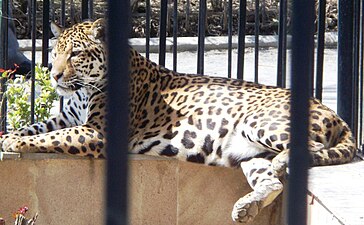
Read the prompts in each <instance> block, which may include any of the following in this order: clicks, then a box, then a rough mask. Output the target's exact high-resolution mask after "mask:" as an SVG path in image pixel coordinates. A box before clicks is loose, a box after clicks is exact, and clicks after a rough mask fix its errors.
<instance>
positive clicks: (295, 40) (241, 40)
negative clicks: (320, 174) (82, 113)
mask: <svg viewBox="0 0 364 225" xmlns="http://www.w3.org/2000/svg"><path fill="white" fill-rule="evenodd" d="M30 2H31V3H32V4H29V7H30V8H29V11H28V12H31V13H29V22H30V23H31V24H32V26H31V27H32V29H31V33H32V47H33V48H32V49H33V50H32V63H33V65H32V68H33V69H32V77H31V82H32V84H33V85H32V87H33V88H32V94H31V99H32V113H31V115H32V121H34V80H35V78H34V65H35V54H36V51H35V39H36V26H35V24H36V17H35V14H36V11H35V10H36V8H37V1H36V0H30ZM52 2H53V1H51V2H50V0H43V32H42V43H43V45H42V53H41V54H42V64H43V65H44V66H46V65H48V51H49V46H48V40H49V36H50V34H49V20H50V18H51V19H55V18H54V13H51V12H50V3H52ZM187 2H189V1H187ZM61 3H62V4H61V15H60V18H58V19H59V21H61V24H63V25H64V24H65V20H66V18H65V10H66V4H65V0H61ZM250 3H252V1H251V2H250ZM109 4H110V10H109V18H110V20H109V24H108V25H109V26H110V28H112V29H113V32H112V33H111V34H110V43H113V45H114V44H116V43H118V41H120V40H121V43H122V44H121V45H119V47H118V48H111V49H110V54H112V55H114V56H116V57H110V58H118V56H119V55H120V56H121V57H122V59H124V60H125V62H126V60H127V56H126V54H127V53H126V39H127V37H126V36H125V32H124V34H123V33H122V32H121V31H125V30H128V29H129V27H128V24H127V23H126V24H115V21H119V20H125V18H128V17H127V16H125V15H128V11H127V10H126V9H129V2H128V1H126V0H123V1H119V0H109ZM145 4H146V11H145V13H143V14H142V15H141V16H144V17H145V24H146V25H145V31H146V37H145V38H146V46H145V49H146V56H147V57H149V54H150V39H151V36H150V30H151V2H150V0H145ZM178 4H180V3H179V1H178V0H174V1H173V7H172V16H168V15H169V13H170V10H168V5H169V3H168V1H167V0H161V3H160V23H159V37H160V39H159V64H161V65H164V64H165V60H166V54H165V53H166V37H167V35H166V34H167V27H168V26H167V24H171V23H172V24H173V27H172V36H173V47H172V49H173V68H172V69H173V70H177V60H178V58H177V56H178V52H177V34H178V28H179V27H178V23H177V20H178V14H179V12H178V8H177V6H178ZM254 4H255V21H261V17H260V15H261V14H260V11H261V10H262V7H261V6H262V4H264V1H261V0H255V1H254ZM338 4H339V7H338V8H339V15H338V16H339V26H338V36H339V41H338V92H337V94H338V98H337V99H338V108H337V111H338V113H339V114H340V115H341V116H342V117H343V119H344V120H345V121H346V122H348V124H349V125H350V127H351V128H352V129H353V131H354V133H355V134H356V137H357V140H358V145H359V147H361V146H362V144H363V125H362V124H363V112H362V110H361V109H362V108H363V101H362V100H363V11H364V4H363V1H359V0H354V1H352V0H338ZM71 5H72V4H71ZM206 5H207V2H206V0H200V1H199V10H198V14H199V15H198V31H197V33H198V47H197V49H196V50H197V61H196V64H197V71H196V72H197V73H198V74H203V73H204V67H205V65H204V54H205V34H206V19H207V18H206V17H207V14H208V10H207V7H206ZM246 5H247V0H239V10H238V20H237V21H235V22H237V23H238V32H237V35H238V47H237V68H236V71H237V75H236V76H237V78H238V79H244V72H243V71H244V66H245V63H244V59H245V56H244V54H245V44H246V43H245V36H246V25H247V23H246V15H247V13H246ZM8 6H9V0H2V15H3V16H2V24H1V40H2V43H1V46H2V47H3V51H2V54H1V55H0V61H1V62H2V66H3V67H4V68H6V67H7V66H9V65H6V59H7V41H8V40H7V31H8V29H7V27H8V23H9V21H8V20H7V19H6V18H8V15H9V7H8ZM226 9H227V10H226V15H227V24H228V25H227V29H228V32H227V39H228V60H227V62H226V63H227V65H228V69H227V73H226V74H227V76H228V77H231V76H232V65H233V63H232V60H233V59H232V58H233V57H232V36H233V33H234V32H233V23H234V20H233V16H234V13H233V10H232V0H227V4H226ZM291 9H292V24H291V25H292V27H291V33H290V34H291V35H292V70H291V71H292V72H293V73H292V83H291V87H292V93H293V103H292V104H293V105H292V113H293V115H292V118H295V119H296V120H295V121H292V142H293V143H292V146H297V148H298V149H300V151H296V152H297V154H298V155H293V156H292V161H293V162H295V163H293V168H292V170H291V171H292V172H291V177H290V179H291V180H295V181H296V184H294V182H292V185H296V186H295V187H294V188H295V190H301V191H302V192H301V194H300V195H295V196H292V195H290V196H289V201H288V202H289V203H290V206H289V207H288V208H289V209H291V210H292V211H291V213H290V214H289V215H290V217H291V218H295V217H292V216H297V215H298V216H300V218H305V211H304V209H303V208H304V207H302V206H301V207H300V208H298V209H296V208H295V207H294V205H298V204H294V202H297V201H293V200H294V199H296V197H297V196H298V199H299V202H301V203H302V204H303V203H305V201H304V200H302V199H303V198H304V197H305V188H304V187H305V186H306V178H307V165H305V164H303V165H302V164H300V162H301V163H302V160H296V161H295V159H297V158H300V157H305V155H306V149H307V146H306V143H305V142H304V140H305V139H304V138H302V137H304V136H305V135H306V134H307V131H306V130H305V127H307V126H306V125H307V121H306V119H307V118H306V116H302V115H307V107H304V106H306V103H307V99H308V97H309V96H315V97H316V98H318V99H322V86H323V84H322V83H323V63H324V60H323V59H324V51H325V41H324V39H325V27H326V25H325V18H326V16H325V14H326V0H319V1H318V7H317V11H316V13H317V14H316V15H317V17H316V19H317V30H316V31H315V30H314V20H315V16H314V15H315V1H313V0H310V1H307V0H295V1H293V4H292V8H291ZM120 12H122V13H120ZM188 12H189V10H188V9H187V13H188ZM288 12H289V10H288V2H287V0H281V1H280V4H279V26H278V35H279V36H278V37H279V38H278V40H279V41H278V46H277V55H278V59H277V71H275V73H276V74H277V76H276V81H277V86H280V87H286V86H287V75H286V74H287V70H288V69H290V68H287V45H288V42H287V30H288V29H287V18H288ZM93 15H94V12H93V1H92V0H82V19H87V18H93ZM120 15H124V16H123V17H122V18H121V16H120ZM139 16H140V15H139ZM186 19H188V18H186ZM120 26H122V27H120ZM254 28H255V29H254V37H255V38H254V39H255V45H254V51H255V54H254V56H255V60H254V64H255V65H254V68H255V70H254V80H255V81H256V82H258V81H259V50H260V46H259V36H260V32H259V30H260V28H261V23H259V22H256V23H255V27H254ZM314 33H316V55H314V51H313V50H314V42H313V41H314V39H313V38H314V37H313V34H314ZM121 53H123V54H121ZM119 58H120V57H119ZM109 63H110V65H109V66H110V67H111V68H115V70H111V71H118V70H119V69H120V70H127V69H126V67H125V65H126V64H125V65H124V64H122V65H116V64H115V63H116V62H114V61H113V60H110V62H109ZM120 66H121V67H120ZM314 71H315V72H314ZM119 78H120V76H119ZM110 79H116V80H115V82H110V83H112V84H119V85H125V84H126V82H125V81H122V80H117V79H118V78H117V76H116V74H115V77H114V76H113V75H112V74H110ZM4 84H5V82H4V79H3V80H2V86H1V87H2V91H4V90H5V88H6V87H5V85H4ZM110 88H112V87H110ZM118 90H120V89H118ZM125 90H126V88H125ZM110 93H116V92H112V91H111V92H110ZM304 93H307V95H305V94H304ZM123 94H124V95H126V93H123ZM124 97H125V96H124ZM113 99H115V101H118V100H120V99H119V98H118V96H110V101H114V100H113ZM124 102H125V101H124ZM112 104H113V105H117V104H116V103H115V102H113V103H112ZM2 106H3V107H2V109H1V117H2V118H1V129H2V131H5V132H6V104H2ZM293 106H295V107H293ZM120 107H121V106H120ZM124 108H126V107H124ZM110 112H111V113H110V116H109V119H111V120H113V121H114V120H116V119H115V117H113V114H112V112H114V110H110ZM123 112H124V111H123ZM296 113H298V114H296ZM126 114H127V112H126V111H125V112H124V114H123V116H124V118H127V115H126ZM294 115H299V116H294ZM115 116H120V113H117V115H115ZM118 121H120V120H118ZM113 124H116V123H113ZM300 124H301V126H300ZM302 124H303V125H304V126H302ZM124 125H125V124H124ZM115 129H116V128H115ZM119 132H120V130H117V129H116V130H115V132H110V133H111V134H118V133H119ZM124 133H125V132H124ZM302 135H303V136H302ZM109 138H110V143H111V144H110V146H117V145H123V146H127V144H126V143H121V142H120V140H121V141H122V140H124V142H126V139H120V138H119V139H118V137H114V136H112V135H110V136H109ZM302 141H303V142H302ZM115 149H116V147H115ZM109 151H110V153H111V154H113V153H112V148H111V147H110V149H109ZM118 157H119V158H118ZM120 157H121V158H120ZM123 157H124V158H123ZM111 158H113V157H111ZM115 158H118V159H120V160H126V159H125V156H120V155H119V156H118V154H116V153H115ZM117 165H120V163H117V162H115V161H113V160H111V161H110V164H109V167H108V168H109V169H110V170H112V168H115V167H114V166H117ZM124 169H126V168H124ZM115 171H116V170H115ZM123 174H124V173H123ZM109 175H111V176H112V177H114V178H117V177H119V178H120V179H119V180H118V181H117V182H113V181H112V180H109V181H110V183H109V185H110V186H108V187H109V189H108V191H109V193H112V194H115V193H116V192H117V188H118V187H121V186H123V185H124V184H125V183H124V182H125V179H123V177H120V176H118V174H111V173H109ZM124 178H125V177H124ZM113 185H116V186H113ZM297 185H298V186H297ZM299 187H301V188H299ZM124 188H125V187H124ZM123 190H125V189H123ZM125 193H126V192H122V194H124V195H125ZM118 196H119V195H118ZM109 200H110V201H113V200H115V201H118V200H119V201H125V196H119V198H114V199H113V198H109ZM291 203H293V204H291ZM110 204H111V205H109V206H110V207H112V208H113V207H116V209H115V210H124V209H125V207H124V206H125V202H124V203H117V202H113V203H110ZM118 207H119V209H117V208H118ZM122 208H123V209H122ZM109 215H110V216H111V217H112V216H115V215H114V214H112V212H111V214H109ZM290 217H289V218H290ZM297 218H298V217H296V219H294V220H290V219H288V221H294V222H293V223H290V224H298V222H297V221H302V223H301V224H305V220H304V219H303V220H297ZM119 219H120V217H119ZM109 221H113V219H110V220H109ZM110 224H122V223H117V222H115V221H114V222H110Z"/></svg>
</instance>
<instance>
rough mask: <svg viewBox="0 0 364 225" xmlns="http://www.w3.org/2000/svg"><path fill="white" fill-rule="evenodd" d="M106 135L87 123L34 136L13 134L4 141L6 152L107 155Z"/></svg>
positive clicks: (3, 149)
mask: <svg viewBox="0 0 364 225" xmlns="http://www.w3.org/2000/svg"><path fill="white" fill-rule="evenodd" d="M105 145H106V139H105V135H104V134H103V133H101V132H100V131H98V130H97V129H94V128H92V127H90V126H87V125H81V126H76V127H71V128H65V129H60V130H56V131H52V132H48V133H45V134H38V135H32V136H23V137H18V136H13V137H11V138H8V139H6V140H5V141H4V143H3V146H2V149H1V150H2V151H5V152H58V153H66V154H70V155H78V156H92V157H95V158H99V157H105V152H104V148H105Z"/></svg>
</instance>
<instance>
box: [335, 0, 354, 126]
mask: <svg viewBox="0 0 364 225" xmlns="http://www.w3.org/2000/svg"><path fill="white" fill-rule="evenodd" d="M353 9H354V3H353V1H352V0H338V82H337V84H338V91H337V95H338V96H337V103H338V104H337V112H338V114H339V115H340V116H341V118H343V120H344V121H346V122H347V123H348V124H349V126H350V127H353V125H354V124H353V118H352V114H353V113H352V105H353V104H354V102H353V98H352V90H353V86H352V85H353V79H354V77H353V16H354V12H353Z"/></svg>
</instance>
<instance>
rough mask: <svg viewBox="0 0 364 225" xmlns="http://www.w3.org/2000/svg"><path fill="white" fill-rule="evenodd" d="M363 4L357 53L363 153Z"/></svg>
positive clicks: (363, 6) (360, 142)
mask: <svg viewBox="0 0 364 225" xmlns="http://www.w3.org/2000/svg"><path fill="white" fill-rule="evenodd" d="M363 14H364V3H363V2H361V14H360V28H361V29H360V47H359V48H360V53H359V62H360V65H359V81H360V83H359V128H358V132H359V133H358V137H359V138H358V144H359V148H361V150H362V151H363V146H362V145H363V127H364V126H363V115H364V113H363V107H364V103H363V95H364V90H363V87H364V85H363V84H364V82H363V78H364V76H363V75H364V65H363V64H364V62H363V60H364V29H363V26H364V16H363Z"/></svg>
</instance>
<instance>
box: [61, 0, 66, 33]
mask: <svg viewBox="0 0 364 225" xmlns="http://www.w3.org/2000/svg"><path fill="white" fill-rule="evenodd" d="M60 20H61V26H62V27H65V26H66V0H61V18H60Z"/></svg>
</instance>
